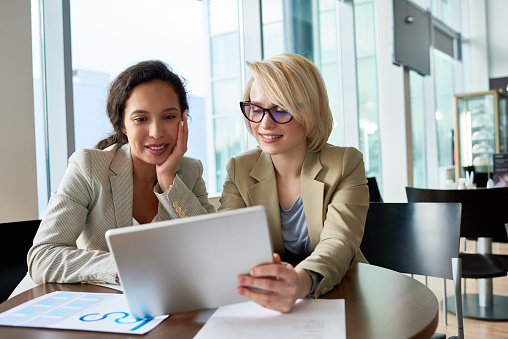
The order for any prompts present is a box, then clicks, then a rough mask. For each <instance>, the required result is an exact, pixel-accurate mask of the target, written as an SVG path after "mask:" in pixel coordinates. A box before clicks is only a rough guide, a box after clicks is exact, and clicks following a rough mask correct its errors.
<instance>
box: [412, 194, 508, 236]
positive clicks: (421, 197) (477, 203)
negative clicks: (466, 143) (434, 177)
mask: <svg viewBox="0 0 508 339" xmlns="http://www.w3.org/2000/svg"><path fill="white" fill-rule="evenodd" d="M406 195H407V200H408V201H409V202H459V203H461V204H462V217H461V220H462V224H461V231H460V236H461V237H466V238H480V237H486V238H493V239H496V240H497V241H504V242H506V241H507V240H508V239H507V235H506V228H505V226H504V225H505V223H507V222H508V208H507V203H508V187H499V188H488V189H487V188H478V189H471V190H457V189H452V190H441V189H425V188H414V187H406Z"/></svg>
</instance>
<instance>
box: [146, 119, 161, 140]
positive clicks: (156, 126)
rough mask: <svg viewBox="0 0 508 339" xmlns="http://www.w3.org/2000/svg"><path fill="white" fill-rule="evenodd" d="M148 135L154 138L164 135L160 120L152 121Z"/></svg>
mask: <svg viewBox="0 0 508 339" xmlns="http://www.w3.org/2000/svg"><path fill="white" fill-rule="evenodd" d="M148 135H149V136H150V137H152V138H154V139H160V138H161V137H162V136H163V135H164V130H163V128H162V125H161V123H160V122H159V121H152V123H151V124H150V127H149V131H148Z"/></svg>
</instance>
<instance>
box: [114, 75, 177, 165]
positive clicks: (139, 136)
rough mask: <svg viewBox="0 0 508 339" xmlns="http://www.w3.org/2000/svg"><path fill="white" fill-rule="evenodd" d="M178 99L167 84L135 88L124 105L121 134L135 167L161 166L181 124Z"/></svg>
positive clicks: (150, 83) (157, 81)
mask: <svg viewBox="0 0 508 339" xmlns="http://www.w3.org/2000/svg"><path fill="white" fill-rule="evenodd" d="M182 113H183V112H181V110H180V104H179V100H178V96H177V94H176V92H175V90H174V89H173V87H171V86H170V85H169V84H168V83H166V82H163V81H160V80H154V81H150V82H146V83H143V84H141V85H138V86H136V87H135V88H134V89H133V90H132V93H131V96H130V97H129V99H127V102H126V104H125V113H124V127H123V129H122V131H123V133H124V134H125V135H126V136H127V139H128V140H129V144H130V147H131V154H132V162H133V165H134V167H135V168H140V167H139V166H146V165H150V166H152V165H157V164H161V163H163V162H164V161H165V160H166V159H167V157H168V156H169V154H170V153H171V151H172V150H173V148H174V146H175V144H176V140H177V136H178V126H179V124H180V122H181V121H182Z"/></svg>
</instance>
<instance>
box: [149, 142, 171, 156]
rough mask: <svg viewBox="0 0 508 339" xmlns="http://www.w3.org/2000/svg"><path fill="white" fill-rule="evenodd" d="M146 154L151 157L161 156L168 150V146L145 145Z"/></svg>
mask: <svg viewBox="0 0 508 339" xmlns="http://www.w3.org/2000/svg"><path fill="white" fill-rule="evenodd" d="M145 147H146V149H147V150H148V152H149V153H150V154H152V155H156V156H158V155H162V154H164V152H166V150H167V149H168V147H169V145H168V144H162V145H147V146H145Z"/></svg>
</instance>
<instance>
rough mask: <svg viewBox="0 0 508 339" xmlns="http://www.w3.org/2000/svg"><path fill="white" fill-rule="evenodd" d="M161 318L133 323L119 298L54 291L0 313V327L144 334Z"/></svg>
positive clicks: (110, 295) (115, 296) (161, 318)
mask: <svg viewBox="0 0 508 339" xmlns="http://www.w3.org/2000/svg"><path fill="white" fill-rule="evenodd" d="M165 318H167V315H164V316H159V317H155V318H147V319H142V320H137V319H136V318H134V317H133V316H131V315H130V314H129V307H128V305H127V300H126V299H125V295H123V294H113V293H84V292H62V291H56V292H52V293H49V294H46V295H43V296H41V297H38V298H35V299H32V300H30V301H27V302H25V303H23V304H21V305H19V306H16V307H14V308H12V309H10V310H8V311H5V312H3V313H0V325H4V326H20V327H43V328H56V329H68V330H83V331H99V332H115V333H129V334H145V333H147V332H148V331H150V330H151V329H153V328H154V327H155V326H157V325H158V324H160V323H161V322H162V321H163V320H164V319H165Z"/></svg>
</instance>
